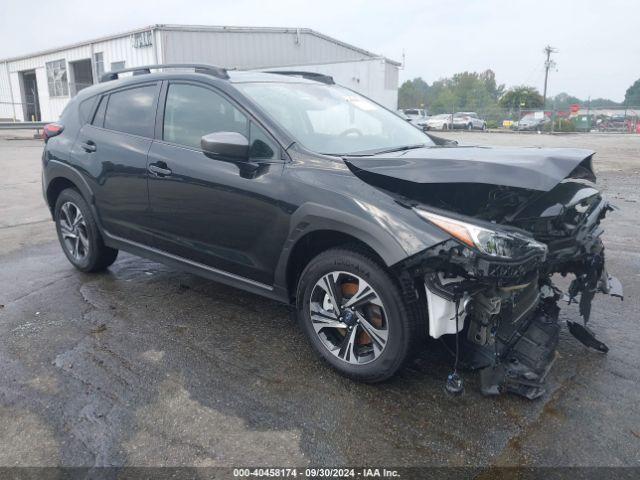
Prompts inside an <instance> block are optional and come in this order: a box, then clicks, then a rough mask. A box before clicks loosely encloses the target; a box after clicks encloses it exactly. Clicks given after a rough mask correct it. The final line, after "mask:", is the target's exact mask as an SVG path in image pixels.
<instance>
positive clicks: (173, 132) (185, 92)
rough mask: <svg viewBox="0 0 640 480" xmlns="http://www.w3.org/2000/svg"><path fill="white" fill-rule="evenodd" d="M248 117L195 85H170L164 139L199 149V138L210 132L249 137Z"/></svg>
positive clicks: (220, 98)
mask: <svg viewBox="0 0 640 480" xmlns="http://www.w3.org/2000/svg"><path fill="white" fill-rule="evenodd" d="M248 129H249V125H248V121H247V118H246V117H245V116H244V115H243V114H242V113H241V112H240V111H239V110H238V109H237V108H235V107H234V106H233V105H232V104H231V103H230V102H229V101H228V100H226V99H224V98H223V97H222V96H221V95H218V94H217V93H215V92H213V91H211V90H209V89H207V88H204V87H198V86H196V85H186V84H171V85H170V86H169V91H168V92H167V101H166V104H165V110H164V132H163V138H164V140H166V141H167V142H172V143H178V144H180V145H187V146H189V147H194V148H200V138H201V137H202V136H203V135H207V134H208V133H213V132H238V133H241V134H242V135H244V136H245V137H246V136H248Z"/></svg>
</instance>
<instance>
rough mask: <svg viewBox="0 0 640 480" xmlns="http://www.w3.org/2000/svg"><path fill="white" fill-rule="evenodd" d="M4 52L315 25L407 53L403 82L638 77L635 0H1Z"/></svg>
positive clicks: (578, 88)
mask: <svg viewBox="0 0 640 480" xmlns="http://www.w3.org/2000/svg"><path fill="white" fill-rule="evenodd" d="M1 1H2V3H3V5H2V12H1V15H0V58H6V57H10V56H15V55H19V54H24V53H29V52H32V51H36V50H42V49H46V48H51V47H57V46H63V45H65V44H67V43H72V42H77V41H82V40H89V39H91V38H94V37H99V36H103V35H108V34H111V33H117V32H121V31H126V30H129V29H132V28H138V27H142V26H146V25H151V24H155V23H178V24H201V25H202V24H204V25H241V26H274V27H275V26H277V27H308V28H313V29H315V30H318V31H320V32H322V33H325V34H327V35H330V36H333V37H336V38H338V39H340V40H343V41H346V42H349V43H352V44H354V45H356V46H359V47H362V48H365V49H367V50H371V51H373V52H376V53H379V54H382V55H385V56H387V57H389V58H392V59H395V60H401V59H402V54H403V52H404V53H405V59H406V65H405V69H404V70H403V71H402V72H401V81H404V80H406V79H409V78H413V77H417V76H421V77H422V78H424V79H425V80H426V81H427V82H429V83H431V82H433V81H434V80H437V79H438V78H441V77H446V76H449V75H451V74H453V73H456V72H460V71H464V70H469V71H481V70H485V69H487V68H491V69H493V70H494V71H495V72H496V76H497V80H498V82H499V83H505V84H506V85H507V86H511V85H519V84H527V85H533V86H535V87H538V89H539V90H540V91H542V84H543V79H544V70H543V62H544V58H543V53H542V51H543V48H544V46H545V45H546V44H551V45H552V46H554V47H556V48H557V49H558V53H557V54H555V55H554V59H555V60H556V62H557V71H555V70H554V71H552V72H551V74H550V80H549V92H550V94H557V93H560V92H563V91H566V92H568V93H570V94H573V95H576V96H578V97H581V98H587V97H588V96H591V97H592V98H596V97H608V98H611V99H613V100H617V101H621V100H622V99H623V97H624V92H625V90H626V89H627V88H628V87H629V86H630V85H631V84H632V83H633V82H634V81H635V80H636V79H638V78H640V28H639V22H640V1H637V0H627V1H623V0H588V1H587V0H582V1H571V0H552V1H547V0H535V1H531V0H529V1H518V0H509V1H501V0H478V1H475V0H455V1H446V0H437V1H431V0H404V1H402V0H398V1H391V0H388V1H375V0H366V1H365V0H353V1H350V0H339V1H338V0H314V1H306V0H284V1H279V0H267V1H258V0H232V1H230V0H225V1H214V0H210V1H205V0H171V1H169V0H153V1H146V0H107V1H101V2H94V1H86V0H85V1H82V0H60V1H50V0H48V1H41V2H25V1H16V0H1Z"/></svg>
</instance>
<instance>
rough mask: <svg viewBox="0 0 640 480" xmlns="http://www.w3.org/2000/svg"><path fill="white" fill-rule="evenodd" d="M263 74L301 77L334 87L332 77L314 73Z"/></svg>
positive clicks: (281, 71)
mask: <svg viewBox="0 0 640 480" xmlns="http://www.w3.org/2000/svg"><path fill="white" fill-rule="evenodd" d="M264 73H276V74H278V75H290V76H292V77H302V78H306V79H307V80H315V81H316V82H321V83H326V84H327V85H335V83H336V82H334V81H333V77H332V76H330V75H324V74H322V73H316V72H300V71H297V70H269V71H265V72H264Z"/></svg>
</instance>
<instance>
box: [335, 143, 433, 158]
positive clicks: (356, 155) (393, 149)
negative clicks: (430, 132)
mask: <svg viewBox="0 0 640 480" xmlns="http://www.w3.org/2000/svg"><path fill="white" fill-rule="evenodd" d="M427 146H428V145H427V144H426V143H418V144H416V145H404V146H402V147H394V148H388V149H386V150H378V151H375V152H371V153H348V154H346V155H344V156H345V157H373V156H375V155H382V154H383V153H394V152H403V151H405V150H413V149H416V148H422V147H427Z"/></svg>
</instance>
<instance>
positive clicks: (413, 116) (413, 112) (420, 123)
mask: <svg viewBox="0 0 640 480" xmlns="http://www.w3.org/2000/svg"><path fill="white" fill-rule="evenodd" d="M402 113H404V114H405V115H406V116H407V118H408V119H409V121H410V122H411V123H412V124H414V125H415V126H416V127H418V128H420V129H422V130H426V126H427V120H428V118H427V111H426V110H424V109H422V108H405V109H403V110H402Z"/></svg>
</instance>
